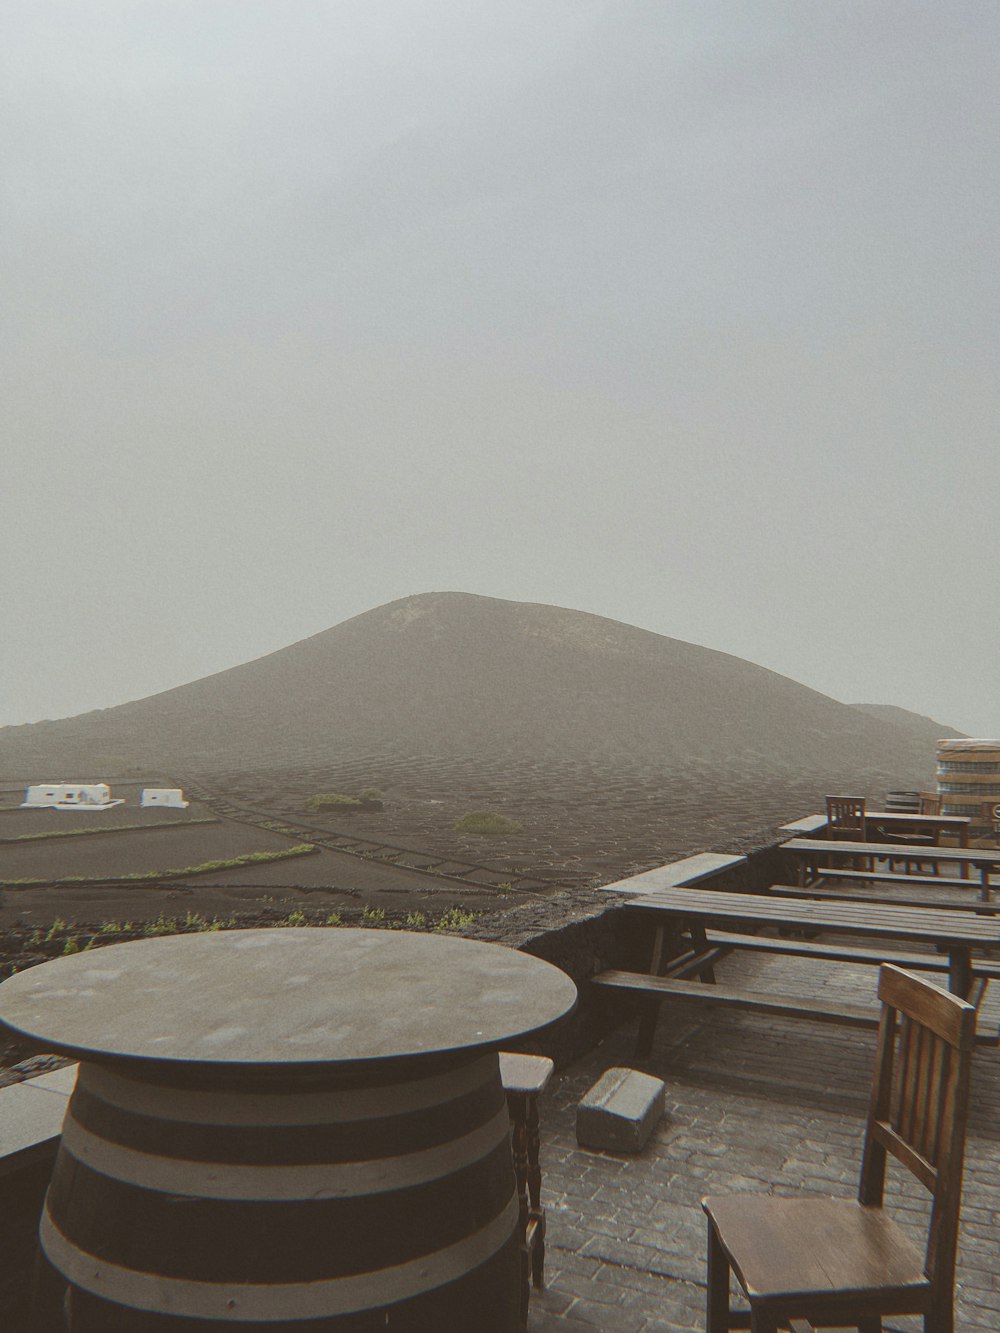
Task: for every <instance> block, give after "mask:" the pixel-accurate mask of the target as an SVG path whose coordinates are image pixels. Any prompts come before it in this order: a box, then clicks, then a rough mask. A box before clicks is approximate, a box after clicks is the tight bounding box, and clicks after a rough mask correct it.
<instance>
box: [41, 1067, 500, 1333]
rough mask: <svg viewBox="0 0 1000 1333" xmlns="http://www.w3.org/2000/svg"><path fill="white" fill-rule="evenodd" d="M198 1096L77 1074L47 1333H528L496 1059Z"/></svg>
mask: <svg viewBox="0 0 1000 1333" xmlns="http://www.w3.org/2000/svg"><path fill="white" fill-rule="evenodd" d="M157 1070H158V1071H159V1072H158V1073H157ZM170 1077H171V1079H174V1080H176V1078H177V1075H176V1074H174V1075H171V1076H170ZM186 1077H188V1076H186ZM199 1077H200V1079H201V1082H200V1084H199V1083H197V1082H196V1083H192V1084H189V1085H187V1086H177V1084H176V1082H175V1081H161V1080H163V1079H166V1078H167V1075H165V1074H164V1066H162V1065H161V1066H157V1067H156V1069H155V1070H150V1071H149V1072H148V1073H147V1072H145V1071H143V1073H142V1077H139V1076H137V1075H135V1074H134V1073H133V1072H132V1069H131V1068H130V1069H129V1071H128V1072H122V1067H121V1066H118V1067H116V1068H111V1067H108V1066H99V1065H97V1064H84V1065H82V1066H81V1069H80V1074H79V1079H78V1082H77V1086H76V1091H75V1092H74V1094H73V1097H72V1099H71V1101H70V1104H69V1108H68V1111H67V1116H66V1122H65V1129H64V1132H63V1140H62V1146H61V1149H60V1152H59V1157H58V1160H57V1162H56V1166H55V1170H54V1174H53V1178H52V1183H51V1186H50V1188H49V1193H48V1197H47V1201H46V1207H45V1211H44V1214H43V1217H42V1223H41V1230H40V1238H41V1255H40V1262H39V1270H38V1275H37V1278H36V1284H35V1299H34V1320H35V1322H34V1324H33V1330H37V1333H56V1330H58V1333H66V1331H67V1330H69V1331H70V1333H126V1331H127V1333H189V1331H192V1333H193V1331H194V1330H199V1331H203V1333H209V1331H211V1333H220V1330H221V1329H223V1328H224V1329H226V1330H239V1331H240V1333H251V1331H253V1333H262V1330H268V1333H275V1331H276V1330H281V1333H293V1330H294V1333H312V1331H313V1330H318V1329H324V1330H338V1331H340V1330H349V1331H350V1333H355V1331H357V1333H361V1330H364V1331H365V1333H373V1331H374V1330H376V1329H378V1330H385V1329H389V1330H397V1331H398V1333H418V1330H419V1331H423V1330H428V1329H435V1330H442V1331H444V1330H483V1331H485V1333H494V1331H496V1333H501V1330H502V1331H503V1333H509V1331H510V1330H513V1329H515V1328H516V1327H517V1321H518V1293H519V1286H518V1279H519V1252H518V1245H517V1235H516V1227H517V1220H518V1201H517V1195H516V1191H515V1182H514V1174H513V1167H512V1161H511V1150H510V1142H509V1122H508V1116H507V1110H506V1104H505V1099H504V1093H503V1089H502V1087H501V1083H500V1074H499V1063H498V1059H497V1056H496V1055H495V1054H493V1053H487V1054H481V1053H479V1054H469V1053H466V1054H464V1055H460V1056H454V1055H449V1056H447V1057H437V1058H436V1059H435V1061H434V1062H433V1063H432V1064H431V1072H427V1065H426V1064H425V1065H424V1066H422V1067H421V1066H411V1067H409V1069H408V1071H407V1072H406V1073H405V1074H403V1075H401V1074H400V1072H399V1066H398V1064H397V1065H395V1066H386V1065H384V1064H383V1065H382V1066H381V1071H380V1072H379V1070H378V1069H376V1070H374V1071H373V1072H371V1073H365V1074H361V1075H357V1074H351V1075H350V1076H348V1075H346V1074H344V1073H340V1074H339V1075H338V1076H337V1078H336V1082H333V1081H331V1076H330V1075H325V1076H323V1081H321V1082H317V1081H311V1080H310V1079H309V1078H308V1077H306V1076H305V1075H303V1074H299V1075H297V1076H295V1077H289V1076H286V1077H285V1078H284V1079H283V1080H282V1082H281V1085H280V1087H277V1086H276V1080H275V1079H274V1078H273V1077H271V1078H269V1079H266V1080H265V1079H260V1078H259V1079H258V1084H257V1085H256V1086H254V1085H252V1084H248V1083H247V1082H246V1079H247V1078H248V1077H249V1076H243V1082H242V1083H240V1082H238V1081H237V1080H235V1079H234V1077H233V1075H231V1074H230V1075H228V1076H227V1080H228V1081H227V1082H225V1083H223V1084H221V1086H219V1085H217V1086H209V1085H208V1084H207V1082H206V1076H204V1075H201V1076H199Z"/></svg>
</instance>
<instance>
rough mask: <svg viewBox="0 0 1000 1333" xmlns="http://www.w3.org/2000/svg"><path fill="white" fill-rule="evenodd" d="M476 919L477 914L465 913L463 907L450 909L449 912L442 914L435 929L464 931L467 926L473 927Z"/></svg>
mask: <svg viewBox="0 0 1000 1333" xmlns="http://www.w3.org/2000/svg"><path fill="white" fill-rule="evenodd" d="M475 919H476V918H475V914H474V913H472V912H464V911H463V910H462V908H461V907H449V908H448V910H447V912H442V913H441V916H440V917H439V918H438V923H437V925H436V926H435V927H434V929H435V930H463V929H464V928H465V927H466V926H471V925H472V923H473V921H475Z"/></svg>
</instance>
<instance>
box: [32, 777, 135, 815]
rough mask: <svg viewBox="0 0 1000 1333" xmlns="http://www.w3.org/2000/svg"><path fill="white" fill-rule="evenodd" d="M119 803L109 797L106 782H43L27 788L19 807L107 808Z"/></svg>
mask: <svg viewBox="0 0 1000 1333" xmlns="http://www.w3.org/2000/svg"><path fill="white" fill-rule="evenodd" d="M121 804H122V801H121V800H120V799H119V800H115V801H113V800H112V799H111V788H110V787H109V786H108V784H107V783H106V782H43V783H39V784H38V785H37V786H33V787H29V788H28V791H27V795H26V796H25V799H24V800H23V801H22V802H21V809H22V810H23V809H25V808H26V807H28V808H32V809H36V810H44V809H49V810H107V809H109V808H110V807H111V806H112V805H121Z"/></svg>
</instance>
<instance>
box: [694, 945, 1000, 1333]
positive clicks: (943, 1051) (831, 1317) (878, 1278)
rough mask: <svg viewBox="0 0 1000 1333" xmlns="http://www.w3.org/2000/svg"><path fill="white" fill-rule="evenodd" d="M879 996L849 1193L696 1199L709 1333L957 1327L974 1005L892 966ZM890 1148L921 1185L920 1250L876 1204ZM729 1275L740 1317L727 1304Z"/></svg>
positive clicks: (943, 1332)
mask: <svg viewBox="0 0 1000 1333" xmlns="http://www.w3.org/2000/svg"><path fill="white" fill-rule="evenodd" d="M878 993H879V998H880V999H881V1001H882V1016H881V1022H880V1025H879V1036H878V1055H877V1059H876V1066H875V1077H874V1082H873V1086H872V1095H871V1103H870V1108H869V1112H868V1124H867V1128H866V1131H865V1146H864V1156H863V1159H862V1164H861V1179H860V1184H859V1188H858V1197H857V1200H854V1199H827V1198H782V1197H777V1196H772V1195H766V1194H764V1195H761V1194H740V1195H733V1196H731V1197H729V1198H708V1199H704V1200H703V1201H702V1207H703V1208H704V1209H705V1212H706V1213H707V1214H708V1320H707V1330H708V1333H726V1330H728V1329H731V1328H750V1329H751V1330H752V1333H775V1331H776V1330H777V1329H778V1328H788V1327H789V1326H792V1327H797V1328H801V1329H805V1328H808V1327H809V1326H810V1325H813V1326H815V1327H818V1328H823V1327H830V1326H833V1327H836V1328H841V1327H848V1328H857V1329H858V1330H859V1333H879V1330H881V1328H882V1318H883V1317H884V1316H887V1315H901V1314H922V1315H923V1318H924V1331H925V1333H953V1329H954V1290H955V1251H956V1248H957V1243H958V1216H959V1207H960V1203H961V1191H962V1163H963V1158H964V1151H965V1125H966V1119H967V1115H968V1105H969V1066H970V1061H971V1055H972V1049H973V1044H974V1042H975V1032H976V1011H975V1008H974V1007H973V1006H972V1005H971V1004H967V1003H966V1002H965V1001H964V1000H960V999H959V998H958V997H957V996H955V995H951V994H949V993H948V992H947V991H944V990H941V989H940V988H939V987H937V986H933V985H931V983H930V982H927V981H922V980H921V979H920V978H919V977H916V976H914V975H913V973H911V972H904V971H903V970H902V969H901V968H898V967H893V966H892V965H891V964H884V965H883V966H882V968H881V970H880V973H879V986H878ZM888 1153H891V1154H892V1155H893V1156H894V1157H895V1158H896V1159H897V1160H898V1161H899V1162H901V1163H902V1165H903V1166H905V1167H906V1168H908V1169H909V1170H910V1171H911V1172H912V1173H913V1175H914V1176H915V1177H916V1178H917V1180H919V1181H920V1183H921V1184H922V1185H924V1186H925V1187H926V1188H927V1189H928V1190H929V1191H930V1193H931V1196H932V1204H931V1218H930V1227H929V1232H928V1237H927V1245H926V1249H925V1251H924V1253H921V1252H920V1250H918V1249H917V1248H916V1247H915V1246H914V1245H913V1244H912V1243H911V1242H910V1241H909V1240H908V1238H907V1237H906V1236H905V1235H904V1234H903V1232H902V1231H900V1229H899V1228H898V1227H897V1226H896V1225H895V1223H893V1222H892V1221H891V1220H890V1218H889V1217H888V1216H887V1214H886V1212H885V1211H884V1209H883V1197H884V1187H885V1171H886V1161H887V1154H888ZM731 1272H732V1273H734V1274H735V1276H736V1279H737V1282H738V1283H739V1285H740V1287H741V1288H742V1290H743V1292H744V1294H745V1295H746V1297H747V1299H748V1300H749V1303H750V1313H749V1316H747V1315H746V1314H737V1313H734V1312H732V1311H731V1310H730V1304H729V1287H730V1273H731ZM795 1321H798V1322H795Z"/></svg>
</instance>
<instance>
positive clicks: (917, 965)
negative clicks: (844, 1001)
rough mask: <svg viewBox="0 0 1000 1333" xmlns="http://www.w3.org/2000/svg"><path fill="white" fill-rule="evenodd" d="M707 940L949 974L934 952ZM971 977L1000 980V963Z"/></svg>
mask: <svg viewBox="0 0 1000 1333" xmlns="http://www.w3.org/2000/svg"><path fill="white" fill-rule="evenodd" d="M706 939H707V940H708V943H709V944H710V945H715V946H719V947H722V948H726V949H751V950H757V951H758V952H761V953H778V954H789V955H791V956H793V957H796V958H823V959H827V960H828V961H829V962H832V963H863V964H871V965H872V966H873V967H879V966H881V964H882V963H892V964H893V965H894V966H895V967H905V968H909V969H910V970H911V971H915V972H921V971H923V972H945V973H947V971H948V959H947V958H942V957H941V955H940V954H933V953H911V952H909V951H902V950H888V949H865V948H862V947H861V946H860V945H855V944H826V943H819V942H817V941H815V940H796V939H788V938H787V937H785V936H775V935H738V934H734V933H732V932H731V931H724V930H709V931H708V932H707V935H706ZM972 974H973V976H975V977H985V978H986V979H987V980H988V981H1000V962H995V963H994V962H987V961H985V960H983V959H974V960H973V963H972Z"/></svg>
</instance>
